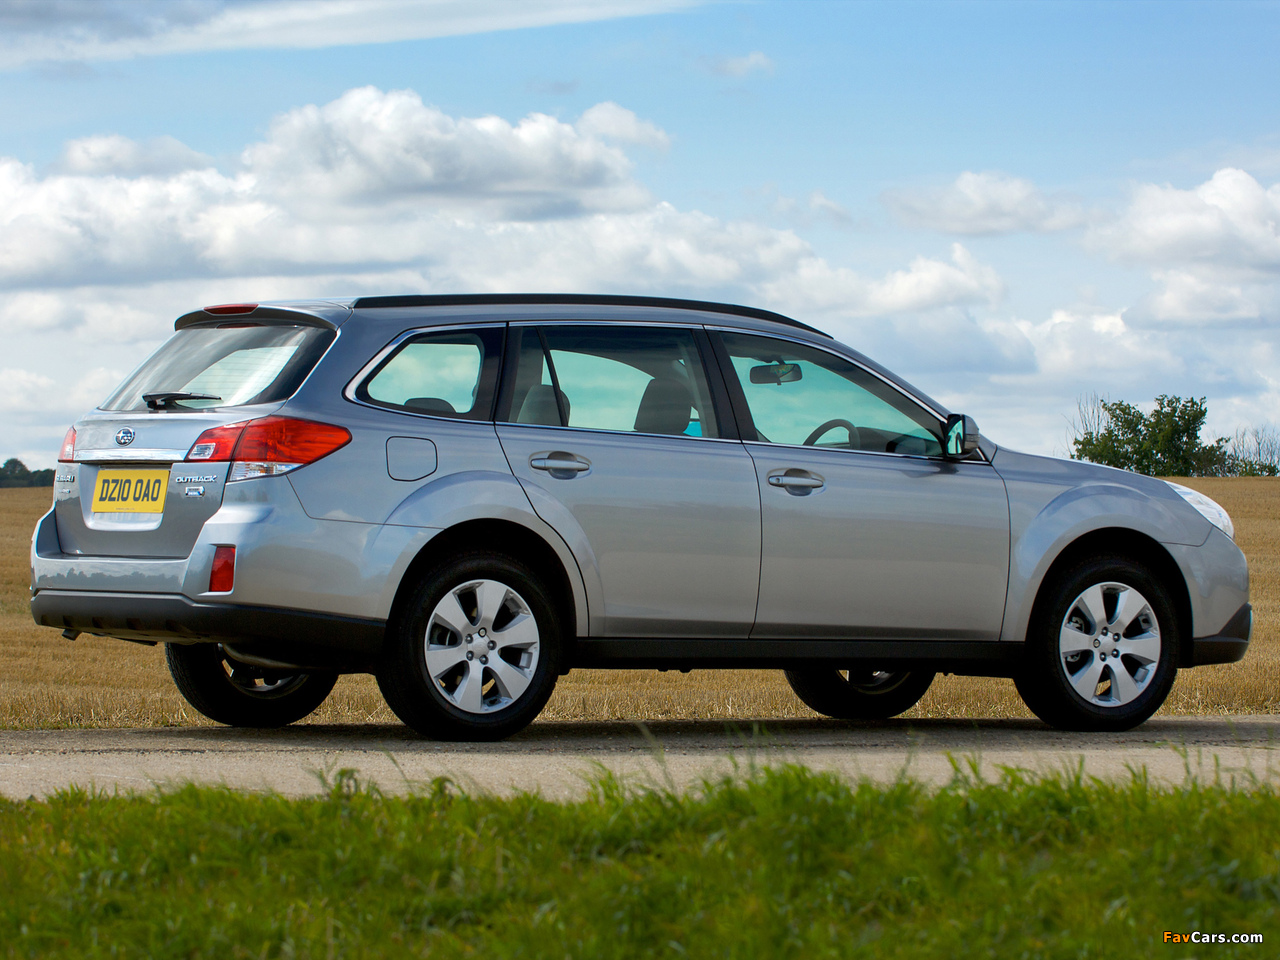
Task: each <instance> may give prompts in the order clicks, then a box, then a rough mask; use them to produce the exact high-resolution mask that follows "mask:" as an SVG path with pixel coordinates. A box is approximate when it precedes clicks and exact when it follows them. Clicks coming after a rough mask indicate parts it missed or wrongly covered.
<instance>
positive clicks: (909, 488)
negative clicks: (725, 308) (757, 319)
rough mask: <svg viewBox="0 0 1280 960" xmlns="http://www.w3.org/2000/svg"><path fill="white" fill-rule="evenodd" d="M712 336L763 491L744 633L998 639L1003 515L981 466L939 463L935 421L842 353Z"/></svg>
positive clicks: (986, 467)
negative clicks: (751, 606) (756, 581)
mask: <svg viewBox="0 0 1280 960" xmlns="http://www.w3.org/2000/svg"><path fill="white" fill-rule="evenodd" d="M718 336H719V337H720V342H721V343H722V344H723V346H724V352H723V353H722V357H723V358H724V359H725V360H726V361H727V363H726V365H727V366H729V367H730V368H731V370H730V371H727V372H726V375H727V376H728V375H732V376H733V377H734V378H735V379H734V382H733V384H732V386H733V387H734V393H735V394H736V399H737V401H738V402H739V404H742V405H743V409H742V410H741V411H740V416H739V418H738V419H739V423H742V424H744V427H743V430H744V433H745V432H746V431H747V430H748V429H750V430H752V431H753V432H754V437H748V438H747V443H746V448H747V450H748V451H749V452H750V454H751V457H752V459H753V460H754V462H755V469H756V474H757V477H758V479H759V483H760V497H761V528H762V538H763V542H762V555H761V564H760V605H759V611H758V613H757V617H756V625H755V628H754V630H753V632H752V634H751V635H752V637H760V638H771V637H772V638H832V639H876V638H885V639H892V638H900V639H919V640H926V639H953V640H959V639H967V640H995V639H998V638H999V635H1000V626H1001V622H1002V618H1003V612H1004V600H1005V590H1006V587H1007V584H1008V574H1009V508H1008V499H1007V496H1006V493H1005V488H1004V482H1003V481H1002V480H1001V479H1000V477H999V476H998V475H997V474H996V472H995V470H994V469H993V468H992V466H991V464H989V463H987V462H986V461H983V460H980V459H974V460H965V461H954V460H946V459H943V457H942V455H941V454H942V449H941V444H940V441H939V437H940V435H941V429H942V422H941V421H940V420H939V418H938V417H937V416H936V415H935V414H934V413H932V412H931V411H929V410H926V409H925V408H924V407H923V406H922V405H921V404H919V403H918V402H916V401H915V400H914V399H913V398H911V397H909V396H907V395H906V394H905V393H903V392H902V391H900V390H899V389H898V388H897V387H896V386H894V385H893V384H890V383H888V382H887V381H885V380H883V379H882V378H880V377H878V376H876V375H875V374H874V373H872V372H870V371H868V370H865V369H863V368H862V367H861V366H859V365H857V364H855V363H853V362H852V361H850V360H848V359H846V358H843V357H840V356H837V355H835V354H833V353H829V352H827V351H825V350H820V349H818V348H816V347H813V346H810V345H806V344H801V343H798V342H793V341H789V340H785V339H782V338H773V337H764V336H755V335H746V334H740V333H730V332H724V333H722V334H719V335H718ZM748 425H749V426H748Z"/></svg>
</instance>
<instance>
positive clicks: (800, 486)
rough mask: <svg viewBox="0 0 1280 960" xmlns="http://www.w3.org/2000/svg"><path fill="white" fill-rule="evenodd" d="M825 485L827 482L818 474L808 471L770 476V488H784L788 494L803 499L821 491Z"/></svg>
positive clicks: (795, 471)
mask: <svg viewBox="0 0 1280 960" xmlns="http://www.w3.org/2000/svg"><path fill="white" fill-rule="evenodd" d="M825 483H826V481H824V480H823V479H822V478H821V477H820V476H818V475H817V474H816V473H810V472H809V471H807V470H788V471H787V472H786V473H774V474H770V476H769V486H771V487H782V488H783V489H784V490H786V491H787V493H793V494H795V495H797V496H801V497H803V496H805V495H807V494H809V493H811V492H812V491H814V490H818V489H820V488H821V487H822V486H823V485H824V484H825Z"/></svg>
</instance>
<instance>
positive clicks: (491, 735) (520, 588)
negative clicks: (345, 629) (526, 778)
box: [378, 552, 562, 740]
mask: <svg viewBox="0 0 1280 960" xmlns="http://www.w3.org/2000/svg"><path fill="white" fill-rule="evenodd" d="M560 630H561V628H560V618H559V616H558V615H557V613H556V610H555V606H554V604H553V603H552V601H551V599H550V596H549V595H548V593H547V590H546V589H545V587H543V585H542V582H541V580H540V579H539V578H538V577H537V576H536V575H535V574H534V573H533V571H532V570H530V569H529V568H528V567H526V566H525V565H524V564H523V563H521V562H519V561H518V560H515V559H514V558H511V557H507V556H503V555H501V554H497V553H490V552H475V553H470V554H467V555H464V556H462V557H458V558H456V559H454V560H452V561H451V562H449V563H447V564H444V565H442V566H440V567H437V568H436V569H435V570H433V571H430V572H429V573H427V574H426V575H425V576H424V577H423V578H422V580H421V582H420V583H419V584H418V586H417V588H416V589H415V590H414V592H413V594H412V596H410V598H409V600H408V602H407V603H406V605H405V608H404V610H403V612H402V613H401V615H400V616H399V617H398V619H397V622H396V624H395V626H394V627H393V628H392V629H391V630H390V631H389V633H388V637H387V649H386V651H385V654H384V657H383V661H382V663H381V664H380V666H379V669H378V687H379V689H381V690H382V695H383V696H384V697H385V698H386V701H387V705H388V706H389V707H391V709H392V711H393V712H394V713H395V715H396V716H397V717H399V718H400V719H401V720H403V721H404V722H405V723H406V724H407V725H409V726H410V727H412V728H413V729H414V730H416V731H417V732H418V733H420V734H422V735H423V736H426V737H432V738H433V739H436V740H500V739H502V738H504V737H509V736H510V735H511V734H513V733H515V732H517V731H519V730H522V729H523V728H524V727H525V726H527V725H528V724H529V723H531V722H532V721H533V718H534V717H536V716H537V715H538V714H539V713H540V712H541V711H542V708H543V707H544V706H546V703H547V699H548V698H549V697H550V696H551V691H552V690H553V689H554V688H555V683H556V678H557V676H558V675H559V673H560V660H561V647H562V644H561V635H560Z"/></svg>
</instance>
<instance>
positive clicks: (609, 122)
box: [577, 100, 671, 150]
mask: <svg viewBox="0 0 1280 960" xmlns="http://www.w3.org/2000/svg"><path fill="white" fill-rule="evenodd" d="M577 126H578V131H579V132H580V133H584V134H586V135H587V136H590V137H599V138H600V139H602V140H615V141H617V142H618V143H633V144H636V145H637V146H642V147H654V148H655V149H658V150H666V149H667V148H668V147H669V146H671V138H670V137H668V136H667V133H666V131H665V130H663V129H662V128H660V127H658V126H657V125H655V124H652V123H650V122H649V121H647V120H641V119H640V118H639V117H637V116H636V115H635V114H634V113H632V112H631V111H630V110H628V109H627V108H626V107H620V106H618V105H617V104H616V103H614V102H613V101H611V100H606V101H605V102H604V103H597V104H596V105H595V106H594V107H592V108H590V109H589V110H587V111H586V112H585V113H583V115H582V117H581V118H580V119H579V120H578V124H577Z"/></svg>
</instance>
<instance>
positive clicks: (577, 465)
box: [529, 453, 591, 474]
mask: <svg viewBox="0 0 1280 960" xmlns="http://www.w3.org/2000/svg"><path fill="white" fill-rule="evenodd" d="M529 466H531V467H533V469H535V470H546V471H548V472H549V473H551V474H556V473H561V472H564V473H582V472H583V471H584V470H590V469H591V463H590V461H587V460H583V459H582V458H581V457H575V456H574V455H573V454H571V453H550V454H546V455H543V456H536V455H535V456H533V457H530V458H529Z"/></svg>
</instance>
